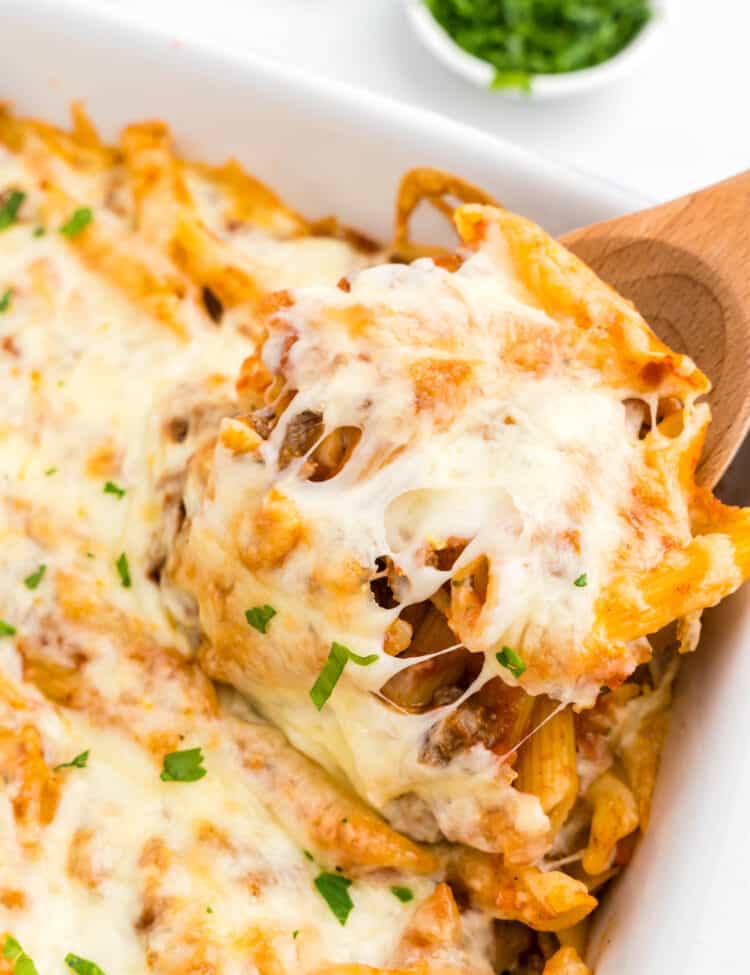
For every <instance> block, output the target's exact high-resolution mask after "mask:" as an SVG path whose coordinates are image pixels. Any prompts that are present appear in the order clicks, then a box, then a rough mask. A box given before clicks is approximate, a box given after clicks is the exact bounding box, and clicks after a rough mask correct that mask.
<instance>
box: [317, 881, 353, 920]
mask: <svg viewBox="0 0 750 975" xmlns="http://www.w3.org/2000/svg"><path fill="white" fill-rule="evenodd" d="M313 883H314V884H315V886H316V888H317V890H318V893H319V894H320V896H321V897H322V898H323V900H324V901H325V902H326V904H328V906H329V907H330V908H331V911H332V912H333V915H334V917H335V918H336V920H337V921H338V922H339V924H340V925H341V926H342V927H343V926H344V925H345V924H346V919H347V918H348V917H349V915H350V914H351V912H352V909H353V908H354V903H353V901H352V899H351V897H350V896H349V887H351V885H352V882H351V880H349V878H348V877H342V876H341V875H340V874H337V873H319V874H318V876H317V877H316V878H315V880H314V881H313Z"/></svg>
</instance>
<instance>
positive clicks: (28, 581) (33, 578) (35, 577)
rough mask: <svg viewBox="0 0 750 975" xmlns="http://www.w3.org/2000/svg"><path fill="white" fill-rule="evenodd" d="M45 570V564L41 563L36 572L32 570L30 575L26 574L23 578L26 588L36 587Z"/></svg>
mask: <svg viewBox="0 0 750 975" xmlns="http://www.w3.org/2000/svg"><path fill="white" fill-rule="evenodd" d="M46 571H47V566H46V565H45V564H44V563H42V564H41V565H40V566H39V568H38V569H37V570H36V572H32V573H31V575H30V576H26V578H25V579H24V580H23V584H24V586H26V588H27V589H36V587H37V586H38V585H39V583H40V582H41V581H42V579H43V578H44V573H45V572H46Z"/></svg>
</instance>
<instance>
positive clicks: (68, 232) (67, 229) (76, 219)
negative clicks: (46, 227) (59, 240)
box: [60, 207, 94, 237]
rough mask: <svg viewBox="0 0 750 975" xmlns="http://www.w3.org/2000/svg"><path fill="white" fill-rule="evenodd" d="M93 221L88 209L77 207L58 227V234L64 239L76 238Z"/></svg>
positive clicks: (92, 215)
mask: <svg viewBox="0 0 750 975" xmlns="http://www.w3.org/2000/svg"><path fill="white" fill-rule="evenodd" d="M93 219H94V214H93V213H92V212H91V208H90V207H79V208H78V209H77V210H74V211H73V213H72V214H71V215H70V216H69V217H68V219H67V220H66V221H65V223H64V224H63V225H62V227H60V233H61V234H63V236H65V237H77V236H78V234H80V232H81V231H82V230H85V229H86V227H88V225H89V224H90V223H91V221H92V220H93Z"/></svg>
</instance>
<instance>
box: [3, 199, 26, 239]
mask: <svg viewBox="0 0 750 975" xmlns="http://www.w3.org/2000/svg"><path fill="white" fill-rule="evenodd" d="M25 199H26V194H25V193H22V192H21V190H11V191H10V193H8V195H7V196H6V197H5V199H4V200H3V202H2V203H1V204H0V230H7V229H8V227H10V225H11V224H14V223H15V222H16V217H17V216H18V211H19V210H20V209H21V204H22V203H23V201H24V200H25Z"/></svg>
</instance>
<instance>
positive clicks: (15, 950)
mask: <svg viewBox="0 0 750 975" xmlns="http://www.w3.org/2000/svg"><path fill="white" fill-rule="evenodd" d="M22 954H23V948H22V947H21V946H20V945H19V943H18V942H17V941H16V939H15V938H14V937H13V935H12V934H6V935H5V941H4V942H3V958H18V956H19V955H22Z"/></svg>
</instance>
